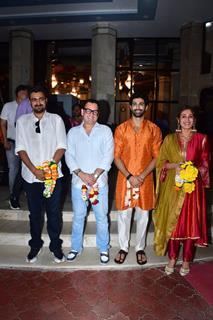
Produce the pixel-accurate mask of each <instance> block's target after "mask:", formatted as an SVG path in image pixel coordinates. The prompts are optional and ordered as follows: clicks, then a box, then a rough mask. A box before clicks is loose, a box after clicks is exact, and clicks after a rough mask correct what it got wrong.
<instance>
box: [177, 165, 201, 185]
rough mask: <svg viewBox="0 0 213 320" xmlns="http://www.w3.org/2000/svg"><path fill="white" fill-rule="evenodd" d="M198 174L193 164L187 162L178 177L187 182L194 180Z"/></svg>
mask: <svg viewBox="0 0 213 320" xmlns="http://www.w3.org/2000/svg"><path fill="white" fill-rule="evenodd" d="M197 176H198V170H197V168H195V167H194V166H193V165H191V164H189V165H187V166H186V167H185V168H184V169H182V170H181V171H180V178H181V179H183V180H187V181H189V182H191V181H194V180H195V179H196V178H197Z"/></svg>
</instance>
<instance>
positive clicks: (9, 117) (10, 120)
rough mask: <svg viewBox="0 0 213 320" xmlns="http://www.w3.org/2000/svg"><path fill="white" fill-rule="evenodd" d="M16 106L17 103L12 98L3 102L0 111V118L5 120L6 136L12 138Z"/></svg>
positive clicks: (13, 137)
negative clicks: (0, 110)
mask: <svg viewBox="0 0 213 320" xmlns="http://www.w3.org/2000/svg"><path fill="white" fill-rule="evenodd" d="M17 108H18V103H17V102H16V100H14V101H11V102H7V103H5V105H4V106H3V109H2V112H1V119H3V120H6V121H7V138H8V139H12V140H15V138H16V128H15V116H16V110H17Z"/></svg>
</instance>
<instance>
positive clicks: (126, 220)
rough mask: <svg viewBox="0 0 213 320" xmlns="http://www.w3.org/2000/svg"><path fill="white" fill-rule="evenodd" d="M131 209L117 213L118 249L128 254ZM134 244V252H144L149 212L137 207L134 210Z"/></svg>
mask: <svg viewBox="0 0 213 320" xmlns="http://www.w3.org/2000/svg"><path fill="white" fill-rule="evenodd" d="M132 210H133V209H132V208H129V209H127V210H123V211H119V212H118V242H119V246H120V249H122V250H124V251H126V252H128V250H129V239H130V226H131V219H132ZM135 218H136V243H135V251H136V252H137V251H138V250H144V248H145V245H146V229H147V224H148V221H149V211H148V210H143V209H141V208H139V207H136V208H135Z"/></svg>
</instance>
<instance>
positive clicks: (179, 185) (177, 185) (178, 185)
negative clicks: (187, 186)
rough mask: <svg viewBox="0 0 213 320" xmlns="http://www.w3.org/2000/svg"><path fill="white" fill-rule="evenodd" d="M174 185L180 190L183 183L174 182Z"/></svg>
mask: <svg viewBox="0 0 213 320" xmlns="http://www.w3.org/2000/svg"><path fill="white" fill-rule="evenodd" d="M175 185H176V187H178V188H180V187H182V185H183V182H177V181H176V183H175Z"/></svg>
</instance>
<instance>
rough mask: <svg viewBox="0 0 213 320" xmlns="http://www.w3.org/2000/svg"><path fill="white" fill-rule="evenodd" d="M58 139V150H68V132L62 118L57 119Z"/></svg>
mask: <svg viewBox="0 0 213 320" xmlns="http://www.w3.org/2000/svg"><path fill="white" fill-rule="evenodd" d="M55 136H56V137H57V146H56V150H58V149H65V150H66V149H67V137H66V130H65V126H64V122H63V120H62V119H61V117H57V123H56V134H55Z"/></svg>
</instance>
